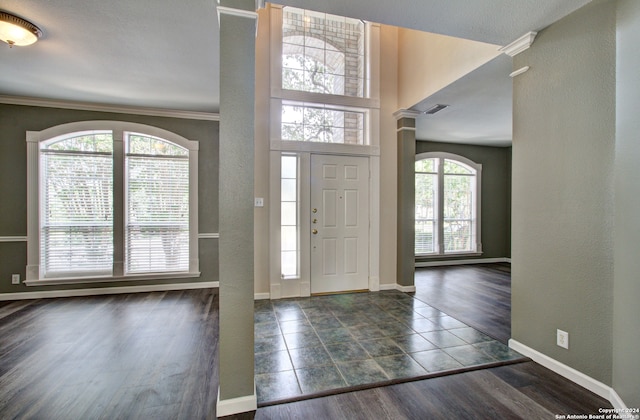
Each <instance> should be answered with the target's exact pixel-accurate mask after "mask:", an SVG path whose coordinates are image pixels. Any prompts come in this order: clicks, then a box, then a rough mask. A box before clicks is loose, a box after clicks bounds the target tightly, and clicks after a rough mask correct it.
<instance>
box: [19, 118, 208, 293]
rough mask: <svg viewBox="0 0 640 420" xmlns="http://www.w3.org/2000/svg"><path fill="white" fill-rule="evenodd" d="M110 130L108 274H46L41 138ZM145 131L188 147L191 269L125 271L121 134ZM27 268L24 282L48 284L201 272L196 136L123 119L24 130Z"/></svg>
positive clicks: (139, 278)
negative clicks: (111, 175)
mask: <svg viewBox="0 0 640 420" xmlns="http://www.w3.org/2000/svg"><path fill="white" fill-rule="evenodd" d="M92 130H109V131H111V132H112V133H113V154H114V157H113V162H114V173H115V175H114V186H113V189H114V191H113V193H114V203H113V213H114V214H113V223H114V235H113V236H114V261H113V274H112V275H110V276H87V277H77V276H75V277H63V278H52V279H45V278H44V276H43V275H42V272H41V267H40V168H39V166H40V143H41V142H43V141H46V140H50V139H52V138H55V137H59V136H62V135H65V134H71V133H75V132H79V131H92ZM129 132H135V133H144V134H148V135H151V136H155V137H159V138H162V139H165V140H168V141H171V142H173V143H175V144H177V145H179V146H182V147H184V148H186V149H188V150H189V270H188V271H186V272H175V273H157V274H155V273H145V274H132V275H129V274H127V275H125V274H124V179H123V176H124V138H125V135H126V133H129ZM26 141H27V268H26V278H25V284H27V285H31V286H33V285H52V284H73V283H91V282H105V281H122V280H143V279H149V280H151V279H164V278H171V279H173V278H192V277H199V276H200V271H199V270H200V269H199V257H198V149H199V143H198V142H197V141H192V140H188V139H186V138H184V137H182V136H179V135H177V134H175V133H172V132H170V131H167V130H163V129H161V128H157V127H153V126H149V125H145V124H137V123H129V122H123V121H81V122H74V123H68V124H61V125H58V126H55V127H51V128H47V129H45V130H42V131H27V133H26Z"/></svg>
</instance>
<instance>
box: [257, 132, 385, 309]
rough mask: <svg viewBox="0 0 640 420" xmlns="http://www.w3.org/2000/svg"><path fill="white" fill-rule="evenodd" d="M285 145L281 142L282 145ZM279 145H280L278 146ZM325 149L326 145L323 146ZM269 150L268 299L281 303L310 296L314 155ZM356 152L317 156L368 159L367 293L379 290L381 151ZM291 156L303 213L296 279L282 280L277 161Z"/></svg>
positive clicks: (364, 148)
mask: <svg viewBox="0 0 640 420" xmlns="http://www.w3.org/2000/svg"><path fill="white" fill-rule="evenodd" d="M283 143H284V142H283ZM281 144H282V143H281ZM325 146H326V145H325ZM276 149H280V150H274V148H272V150H271V152H270V165H269V166H270V171H269V172H270V180H269V183H270V193H269V196H270V198H269V213H270V215H269V236H270V238H269V244H270V251H269V280H270V294H269V295H270V298H271V299H280V298H287V297H304V296H310V294H311V261H310V246H311V237H310V235H311V226H310V220H309V217H307V212H308V211H307V210H308V209H309V208H310V203H311V196H310V194H311V192H310V188H309V187H308V186H309V185H310V174H311V154H312V153H316V152H312V151H310V150H308V149H307V150H304V151H301V150H300V149H298V148H296V147H292V148H291V149H292V150H285V148H284V147H283V148H276ZM359 149H360V150H358V152H360V153H353V149H351V150H349V152H351V153H340V152H343V150H340V149H339V147H337V148H336V149H335V150H327V149H326V148H323V150H321V151H319V152H318V153H317V154H333V155H344V156H365V157H368V158H369V173H370V175H369V290H370V291H379V290H380V277H379V273H380V262H379V261H380V258H379V257H380V151H379V148H378V147H376V146H359ZM284 153H290V154H295V155H297V156H298V163H299V166H298V167H299V172H298V176H299V185H300V186H304V187H299V189H298V191H299V198H298V200H299V202H298V207H299V209H302V211H301V212H300V214H301V215H302V217H300V218H299V223H300V225H299V231H300V235H299V244H300V260H299V267H300V270H299V276H297V277H296V278H287V279H283V278H282V275H281V265H280V216H281V215H280V173H281V172H280V171H281V166H280V158H281V156H282V154H284Z"/></svg>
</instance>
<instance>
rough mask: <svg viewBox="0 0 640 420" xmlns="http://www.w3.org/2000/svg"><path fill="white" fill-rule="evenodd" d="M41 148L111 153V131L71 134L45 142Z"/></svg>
mask: <svg viewBox="0 0 640 420" xmlns="http://www.w3.org/2000/svg"><path fill="white" fill-rule="evenodd" d="M42 149H46V150H57V151H61V150H64V151H75V152H96V153H112V152H113V141H112V136H111V132H110V131H108V132H106V131H92V132H88V133H82V134H78V135H76V134H71V136H65V137H64V138H62V139H54V140H53V141H49V142H45V143H44V144H43V147H42Z"/></svg>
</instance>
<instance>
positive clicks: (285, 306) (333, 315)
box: [255, 291, 523, 403]
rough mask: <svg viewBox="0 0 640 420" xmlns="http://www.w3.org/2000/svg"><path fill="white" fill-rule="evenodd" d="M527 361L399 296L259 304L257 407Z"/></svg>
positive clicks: (357, 295)
mask: <svg viewBox="0 0 640 420" xmlns="http://www.w3.org/2000/svg"><path fill="white" fill-rule="evenodd" d="M520 358H523V356H522V355H520V354H519V353H516V352H514V351H513V350H510V349H509V348H508V347H507V346H506V345H504V344H502V343H500V342H498V341H496V340H494V339H492V338H491V337H489V336H487V335H485V334H482V333H480V332H479V331H477V330H475V329H473V328H471V327H469V326H467V325H466V324H464V323H462V322H460V321H458V320H457V319H455V318H452V317H450V316H448V315H447V314H445V313H444V312H440V311H438V310H437V309H435V308H433V307H431V306H429V305H427V304H426V303H424V302H422V301H420V300H418V299H415V298H413V297H412V296H410V295H408V294H405V293H401V292H398V291H383V292H374V293H352V294H342V295H329V296H313V297H309V298H296V299H282V300H274V301H270V300H260V301H256V302H255V373H256V376H255V380H256V390H257V394H258V403H266V402H272V401H277V400H283V399H287V398H295V397H301V396H304V395H310V394H315V393H319V392H323V391H328V390H335V389H339V388H347V387H352V386H356V385H364V384H374V383H377V382H384V381H388V380H392V379H407V378H413V377H419V376H424V375H428V374H431V373H435V372H442V371H446V370H454V369H460V368H465V367H471V366H477V365H482V364H487V363H495V362H499V361H510V360H516V359H520Z"/></svg>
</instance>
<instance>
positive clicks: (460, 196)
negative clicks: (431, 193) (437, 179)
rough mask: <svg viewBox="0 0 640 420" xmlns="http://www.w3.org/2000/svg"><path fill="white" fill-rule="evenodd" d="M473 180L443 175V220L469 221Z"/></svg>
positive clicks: (465, 177) (466, 177)
mask: <svg viewBox="0 0 640 420" xmlns="http://www.w3.org/2000/svg"><path fill="white" fill-rule="evenodd" d="M472 181H473V178H472V177H468V176H456V175H445V177H444V218H445V220H446V219H471V213H472V210H473V208H472V205H473V202H472V199H473V194H472V190H471V184H472Z"/></svg>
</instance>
